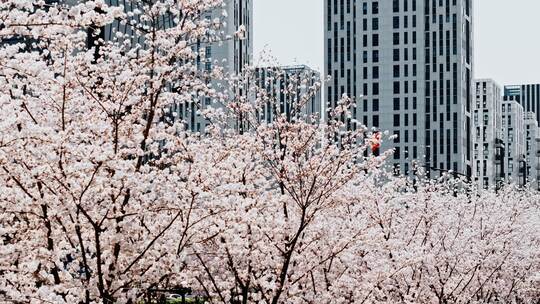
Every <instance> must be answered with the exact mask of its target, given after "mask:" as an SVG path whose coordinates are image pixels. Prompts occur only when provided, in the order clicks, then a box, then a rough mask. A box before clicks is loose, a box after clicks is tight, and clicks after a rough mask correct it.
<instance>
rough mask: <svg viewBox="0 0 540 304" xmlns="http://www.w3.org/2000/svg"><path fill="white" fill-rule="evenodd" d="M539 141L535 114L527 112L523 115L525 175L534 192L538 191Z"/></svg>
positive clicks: (539, 136) (539, 173)
mask: <svg viewBox="0 0 540 304" xmlns="http://www.w3.org/2000/svg"><path fill="white" fill-rule="evenodd" d="M539 140H540V130H539V128H538V121H537V120H536V114H535V113H532V112H528V113H526V114H525V169H526V171H525V173H526V175H527V183H529V185H530V186H531V187H532V188H533V189H536V190H539V189H540V187H539V179H538V177H539V176H540V167H539V157H540V154H539V153H538V150H539Z"/></svg>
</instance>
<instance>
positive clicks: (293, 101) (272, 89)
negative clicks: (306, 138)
mask: <svg viewBox="0 0 540 304" xmlns="http://www.w3.org/2000/svg"><path fill="white" fill-rule="evenodd" d="M320 81H321V79H320V73H319V72H317V71H315V70H312V69H311V68H309V67H307V66H305V65H297V66H285V67H261V68H256V69H255V79H254V80H253V81H252V84H254V85H255V86H256V87H257V90H255V93H256V94H257V95H258V99H259V102H263V104H261V105H260V111H259V113H257V114H258V115H257V118H258V119H259V120H260V121H264V122H267V123H269V122H272V121H273V120H274V119H275V118H276V116H278V115H285V117H286V118H287V120H289V121H294V120H297V119H300V120H306V121H311V122H313V123H317V122H319V118H320V115H321V114H322V110H321V93H320V89H319V84H320Z"/></svg>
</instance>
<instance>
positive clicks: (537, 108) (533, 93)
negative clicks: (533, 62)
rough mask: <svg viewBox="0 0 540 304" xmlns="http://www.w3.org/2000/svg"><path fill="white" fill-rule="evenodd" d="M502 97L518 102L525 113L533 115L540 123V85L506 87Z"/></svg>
mask: <svg viewBox="0 0 540 304" xmlns="http://www.w3.org/2000/svg"><path fill="white" fill-rule="evenodd" d="M504 97H505V98H509V97H511V98H512V100H516V101H517V102H519V103H520V104H521V106H522V107H523V110H524V111H525V112H526V113H529V112H532V113H534V114H535V118H536V121H539V122H540V84H523V85H507V86H505V87H504Z"/></svg>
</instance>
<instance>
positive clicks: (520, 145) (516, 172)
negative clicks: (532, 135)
mask: <svg viewBox="0 0 540 304" xmlns="http://www.w3.org/2000/svg"><path fill="white" fill-rule="evenodd" d="M502 113H503V124H502V125H503V141H504V144H505V147H506V148H505V151H506V155H505V158H504V159H505V164H504V171H505V172H506V173H507V181H508V182H511V183H515V184H518V185H521V186H523V185H525V183H526V179H527V176H526V172H525V170H526V166H525V153H526V151H525V122H524V112H523V107H522V106H521V105H520V104H519V103H518V102H517V101H516V100H514V98H513V97H505V101H503V105H502Z"/></svg>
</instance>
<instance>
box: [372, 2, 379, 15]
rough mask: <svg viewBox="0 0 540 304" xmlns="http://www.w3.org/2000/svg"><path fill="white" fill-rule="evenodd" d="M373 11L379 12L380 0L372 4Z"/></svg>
mask: <svg viewBox="0 0 540 304" xmlns="http://www.w3.org/2000/svg"><path fill="white" fill-rule="evenodd" d="M371 13H372V14H378V13H379V2H377V1H375V2H373V4H372V6H371Z"/></svg>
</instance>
